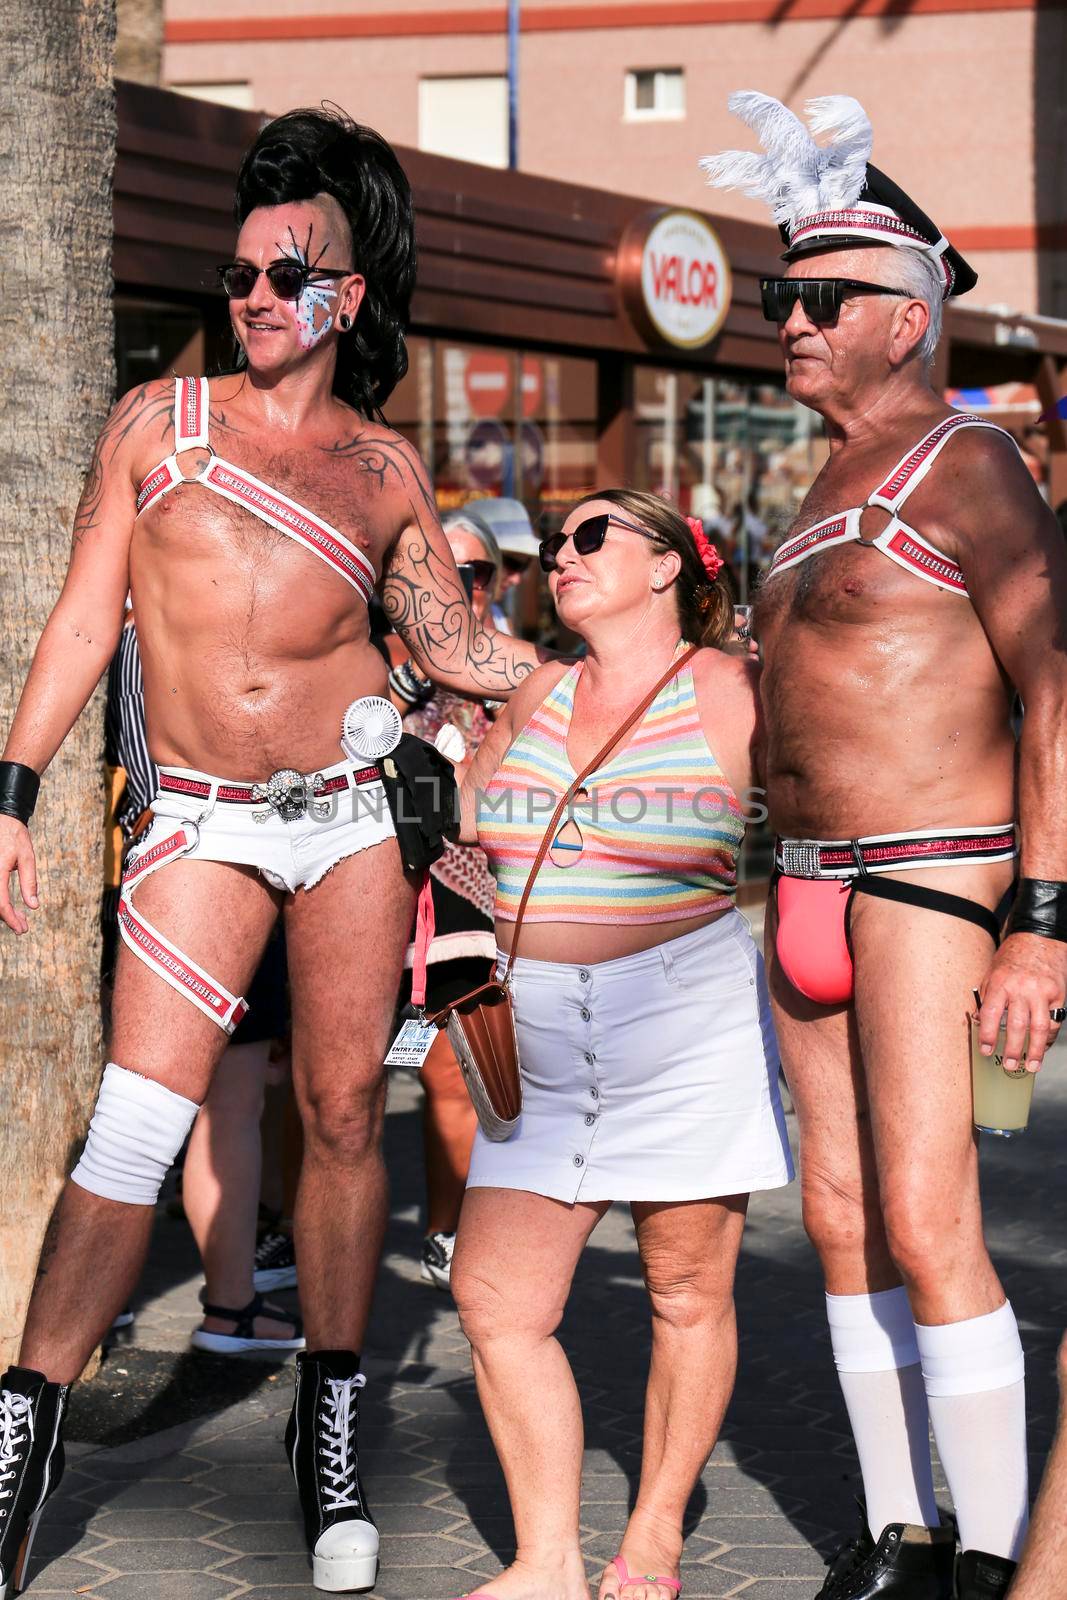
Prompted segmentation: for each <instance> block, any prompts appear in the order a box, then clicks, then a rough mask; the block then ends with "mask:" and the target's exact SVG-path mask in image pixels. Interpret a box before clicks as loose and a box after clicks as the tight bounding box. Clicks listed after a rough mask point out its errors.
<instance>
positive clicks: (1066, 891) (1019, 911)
mask: <svg viewBox="0 0 1067 1600" xmlns="http://www.w3.org/2000/svg"><path fill="white" fill-rule="evenodd" d="M1008 932H1009V933H1036V934H1038V935H1040V937H1041V938H1042V939H1064V940H1067V883H1061V882H1058V881H1057V880H1056V879H1053V878H1020V879H1019V888H1018V891H1017V893H1016V896H1015V904H1014V906H1013V907H1012V913H1011V922H1010V923H1009V925H1008Z"/></svg>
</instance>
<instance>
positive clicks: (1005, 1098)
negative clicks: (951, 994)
mask: <svg viewBox="0 0 1067 1600" xmlns="http://www.w3.org/2000/svg"><path fill="white" fill-rule="evenodd" d="M972 992H973V994H974V1011H973V1013H972V1014H971V1018H970V1023H971V1089H972V1092H973V1095H974V1125H975V1127H976V1128H977V1129H978V1131H979V1133H995V1134H999V1136H1000V1137H1001V1138H1003V1139H1010V1138H1012V1137H1013V1136H1014V1135H1015V1134H1018V1133H1025V1131H1026V1125H1027V1123H1028V1122H1029V1120H1030V1102H1031V1101H1032V1100H1033V1097H1034V1078H1035V1077H1036V1076H1037V1074H1036V1073H1034V1072H1030V1071H1029V1070H1028V1069H1027V1066H1026V1056H1027V1051H1028V1049H1029V1044H1030V1040H1029V1035H1027V1038H1026V1039H1025V1040H1024V1041H1023V1048H1022V1055H1021V1057H1020V1061H1019V1065H1018V1066H1017V1067H1016V1068H1015V1069H1014V1070H1013V1071H1011V1072H1008V1071H1006V1069H1005V1066H1004V1050H1005V1040H1006V1035H1007V1028H1008V1018H1007V1013H1006V1012H1005V1014H1004V1016H1003V1017H1002V1018H1001V1023H1000V1029H999V1031H998V1033H997V1040H996V1044H995V1045H994V1046H993V1053H992V1055H988V1056H987V1055H983V1054H982V1044H981V1040H980V1038H979V1032H978V1030H979V1020H978V1013H979V1012H980V1011H981V1009H982V997H981V995H980V994H979V993H978V990H977V989H975V990H973V991H972Z"/></svg>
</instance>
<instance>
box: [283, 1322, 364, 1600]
mask: <svg viewBox="0 0 1067 1600" xmlns="http://www.w3.org/2000/svg"><path fill="white" fill-rule="evenodd" d="M358 1366H359V1360H358V1357H357V1356H355V1355H353V1353H352V1352H351V1351H350V1350H314V1351H305V1352H304V1354H302V1355H298V1356H297V1358H296V1398H295V1400H294V1401H293V1410H292V1415H291V1416H290V1418H289V1425H288V1427H287V1428H286V1431H285V1448H286V1452H287V1454H288V1456H289V1462H290V1465H291V1466H292V1469H293V1476H294V1478H295V1479H296V1486H297V1490H298V1491H299V1494H300V1506H301V1509H302V1511H303V1513H304V1529H305V1532H306V1534H307V1542H308V1548H309V1549H310V1551H311V1564H312V1577H313V1581H314V1584H315V1587H316V1589H324V1590H326V1591H327V1592H328V1593H330V1594H348V1593H350V1592H351V1591H352V1590H355V1589H370V1588H372V1587H373V1586H374V1580H375V1577H376V1575H377V1571H378V1530H377V1528H376V1527H375V1526H374V1519H373V1517H372V1516H371V1514H370V1511H369V1510H368V1507H367V1502H366V1499H365V1497H364V1494H363V1485H362V1484H361V1483H360V1481H359V1457H358V1451H357V1441H356V1433H357V1423H358V1418H359V1391H360V1390H361V1389H362V1388H363V1386H364V1384H365V1383H366V1379H365V1378H364V1376H363V1374H362V1373H361V1372H359V1371H358Z"/></svg>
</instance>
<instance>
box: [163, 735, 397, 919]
mask: <svg viewBox="0 0 1067 1600" xmlns="http://www.w3.org/2000/svg"><path fill="white" fill-rule="evenodd" d="M364 772H366V773H367V774H368V775H367V776H366V777H364V778H363V781H362V782H356V783H353V781H352V780H353V779H358V778H360V777H361V775H362V774H363V773H364ZM159 776H160V784H161V788H160V791H159V793H157V795H156V797H155V799H154V800H153V801H152V815H153V817H154V818H155V819H156V821H155V822H154V823H153V827H152V833H153V834H156V835H157V836H158V834H159V830H160V829H162V827H163V826H165V824H166V823H167V822H168V821H174V822H185V823H192V824H193V825H195V827H196V829H197V833H198V835H199V837H198V839H197V841H196V843H195V844H194V846H193V848H192V849H191V850H189V851H187V852H186V857H185V858H186V860H189V861H197V860H200V861H232V862H235V863H237V864H238V865H241V866H246V867H255V868H257V870H258V871H259V872H260V873H262V875H263V877H264V878H266V880H267V882H268V883H269V884H271V885H272V886H273V887H274V888H275V889H284V890H286V891H287V892H288V893H290V894H293V893H295V892H296V890H297V889H313V888H314V887H315V885H316V884H317V883H318V881H319V879H320V878H322V877H324V876H325V875H326V873H327V872H329V870H330V868H331V867H335V866H336V865H337V863H338V862H339V861H343V860H344V858H345V857H346V856H351V855H355V854H356V853H357V852H358V851H360V850H366V849H368V848H369V847H370V846H371V845H375V844H380V843H381V842H382V840H383V839H392V838H395V837H396V828H395V827H394V825H393V818H392V813H391V812H390V810H389V803H388V801H387V800H386V797H385V789H384V787H383V785H382V781H381V779H380V778H379V777H378V775H377V772H376V770H375V769H374V768H367V769H361V768H360V767H359V766H358V764H357V763H355V762H352V761H339V762H337V763H336V764H335V765H334V766H332V767H323V768H322V770H321V777H322V779H323V781H324V784H325V785H326V787H327V788H328V789H329V787H330V785H331V784H336V785H337V787H335V788H334V789H332V791H331V792H329V793H327V794H325V795H324V796H323V797H322V799H321V801H320V802H319V804H320V805H321V806H322V814H321V815H316V814H315V813H314V809H313V807H314V802H312V803H311V804H309V805H308V806H307V808H306V809H305V810H304V812H303V814H302V815H301V816H299V817H296V818H294V819H293V820H292V821H285V820H283V818H282V817H281V816H279V815H278V814H277V812H274V811H272V810H271V809H270V808H269V807H268V806H265V805H260V806H254V805H248V804H230V803H227V802H226V800H225V799H224V796H225V794H226V792H227V790H241V789H250V788H252V784H251V783H247V782H244V781H243V780H236V779H229V778H214V777H212V776H211V775H210V774H208V773H206V772H194V771H192V770H191V768H189V767H160V769H159ZM341 780H344V784H345V786H344V787H343V788H342V787H341V786H340V785H341ZM168 783H182V784H183V785H184V786H185V787H186V789H187V790H188V791H189V792H187V793H180V792H175V791H174V790H170V791H168V790H167V789H165V788H164V787H162V786H163V785H166V784H168ZM205 784H207V785H210V792H209V794H208V796H206V797H204V796H202V795H199V794H197V793H195V792H194V791H195V790H197V789H200V788H202V787H203V786H204V785H205ZM146 842H148V841H146Z"/></svg>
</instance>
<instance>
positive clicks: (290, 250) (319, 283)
mask: <svg viewBox="0 0 1067 1600" xmlns="http://www.w3.org/2000/svg"><path fill="white" fill-rule="evenodd" d="M313 232H314V225H313V224H312V225H311V226H309V228H308V236H307V239H306V241H305V242H304V244H302V245H301V244H300V243H299V242H298V241H297V237H296V235H295V234H294V232H293V230H292V228H290V229H289V240H288V242H287V243H284V244H282V243H279V245H278V249H279V250H280V251H281V252H282V254H283V255H285V256H289V258H290V259H291V260H293V261H299V262H300V265H301V266H302V267H313V266H315V265H316V263H317V262H319V261H321V260H322V258H323V256H324V255H325V254H326V252H327V251H328V250H329V248H330V241H329V239H327V241H326V243H325V244H324V245H323V247H322V249H321V250H320V251H319V252H318V254H317V255H316V256H315V258H314V260H312V259H311V236H312V233H313ZM336 299H337V290H336V289H335V288H333V287H332V284H331V281H330V280H329V279H326V278H319V279H318V280H315V281H312V280H309V281H308V282H307V283H306V284H305V285H304V288H303V290H302V292H301V295H300V298H299V300H297V301H296V327H297V338H298V341H299V344H300V348H301V350H313V349H314V348H315V346H316V345H317V344H320V343H321V342H322V340H323V339H325V337H326V335H327V334H328V333H329V331H330V329H331V328H332V327H333V310H332V309H331V305H330V302H331V301H333V300H336Z"/></svg>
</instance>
